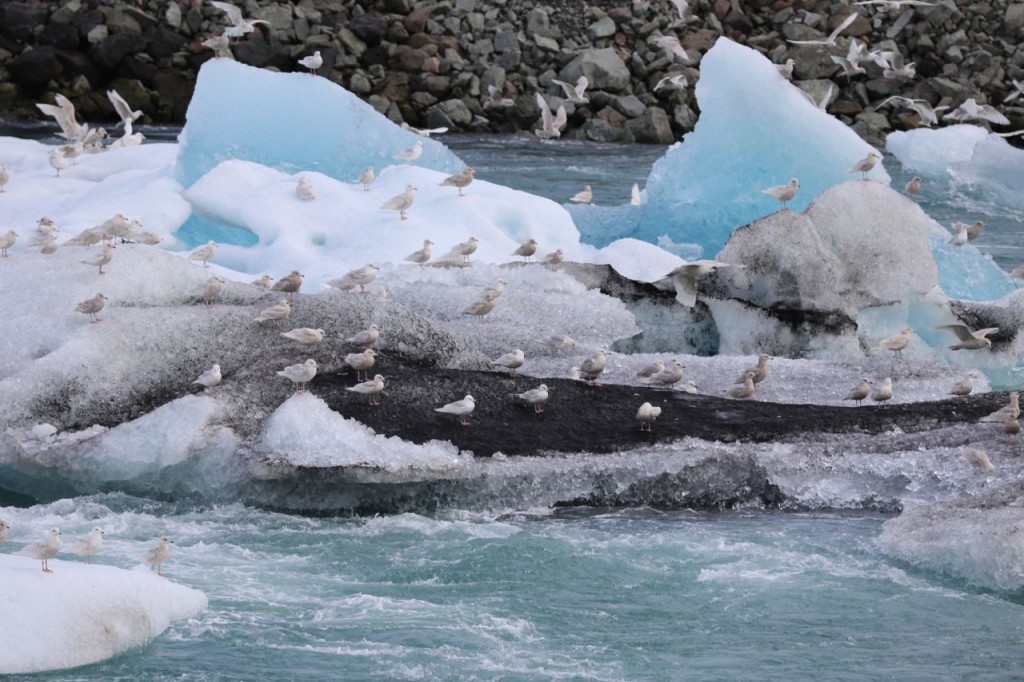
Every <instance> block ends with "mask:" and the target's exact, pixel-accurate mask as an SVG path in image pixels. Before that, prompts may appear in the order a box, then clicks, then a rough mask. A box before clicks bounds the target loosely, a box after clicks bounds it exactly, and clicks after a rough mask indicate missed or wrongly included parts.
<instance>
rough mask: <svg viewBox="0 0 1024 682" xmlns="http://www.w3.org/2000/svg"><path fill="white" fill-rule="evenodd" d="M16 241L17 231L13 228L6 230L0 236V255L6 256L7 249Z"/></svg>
mask: <svg viewBox="0 0 1024 682" xmlns="http://www.w3.org/2000/svg"><path fill="white" fill-rule="evenodd" d="M16 241H18V233H17V232H15V231H14V230H8V231H7V232H6V233H5V234H4V235H2V236H0V256H3V257H4V258H7V249H9V248H11V247H12V246H14V242H16Z"/></svg>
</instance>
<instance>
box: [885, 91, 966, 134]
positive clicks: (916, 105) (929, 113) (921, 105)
mask: <svg viewBox="0 0 1024 682" xmlns="http://www.w3.org/2000/svg"><path fill="white" fill-rule="evenodd" d="M886 104H893V105H894V106H898V107H903V108H905V109H910V110H912V111H913V112H914V113H916V114H917V116H918V118H920V119H921V124H922V125H924V126H925V127H927V128H930V127H931V126H933V125H936V124H938V122H939V113H940V112H942V111H945V110H946V109H948V108H949V107H947V106H941V107H934V108H933V107H932V105H931V104H929V103H928V100H924V99H911V98H909V97H900V96H899V95H893V96H892V97H888V98H886V99H884V100H882V101H881V102H880V103H879V104H878V105H877V106H876V107H875V108H876V109H878V108H880V107H883V106H885V105H886Z"/></svg>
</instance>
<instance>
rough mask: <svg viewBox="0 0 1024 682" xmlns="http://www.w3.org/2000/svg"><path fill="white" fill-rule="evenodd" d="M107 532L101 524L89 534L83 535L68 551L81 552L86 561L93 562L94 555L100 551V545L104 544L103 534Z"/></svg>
mask: <svg viewBox="0 0 1024 682" xmlns="http://www.w3.org/2000/svg"><path fill="white" fill-rule="evenodd" d="M104 535H105V533H104V532H103V529H102V528H100V527H99V526H96V527H95V528H93V529H92V530H91V531H90V532H89V534H88V535H85V536H83V537H82V538H80V539H79V540H78V542H76V543H75V544H74V545H72V547H71V549H69V550H68V551H69V552H71V553H72V554H80V555H82V556H83V557H85V563H87V564H91V563H92V555H93V554H95V553H96V552H98V551H100V545H102V544H103V536H104Z"/></svg>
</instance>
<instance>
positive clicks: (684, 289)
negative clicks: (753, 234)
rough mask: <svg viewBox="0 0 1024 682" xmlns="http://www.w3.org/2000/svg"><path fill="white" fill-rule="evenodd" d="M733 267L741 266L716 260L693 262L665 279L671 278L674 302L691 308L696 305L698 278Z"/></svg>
mask: <svg viewBox="0 0 1024 682" xmlns="http://www.w3.org/2000/svg"><path fill="white" fill-rule="evenodd" d="M734 267H743V266H741V265H735V264H733V263H723V262H721V261H717V260H695V261H693V262H692V263H683V264H682V265H680V266H678V267H676V268H675V269H673V270H672V271H671V272H670V273H668V274H667V275H665V277H671V278H672V284H673V286H675V290H676V300H677V301H679V303H681V304H682V305H684V306H686V307H688V308H692V307H693V306H694V305H696V304H697V280H698V279H699V278H701V277H703V276H705V275H709V274H711V273H712V272H714V271H715V270H717V269H718V268H734Z"/></svg>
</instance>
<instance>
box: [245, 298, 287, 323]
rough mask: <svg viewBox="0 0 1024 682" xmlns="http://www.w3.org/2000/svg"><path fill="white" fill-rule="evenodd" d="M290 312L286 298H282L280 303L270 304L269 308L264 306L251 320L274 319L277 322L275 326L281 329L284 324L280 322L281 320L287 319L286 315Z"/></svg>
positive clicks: (263, 320)
mask: <svg viewBox="0 0 1024 682" xmlns="http://www.w3.org/2000/svg"><path fill="white" fill-rule="evenodd" d="M291 314H292V307H291V305H290V304H289V303H288V299H287V298H285V299H282V300H281V302H280V303H278V304H276V305H272V306H270V307H269V308H264V309H263V310H262V311H261V312H260V314H259V315H258V316H257V317H255V318H253V322H265V321H266V320H274V321H275V322H277V328H278V329H281V328H282V327H283V326H284V325H282V324H281V321H282V320H286V319H288V316H289V315H291Z"/></svg>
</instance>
